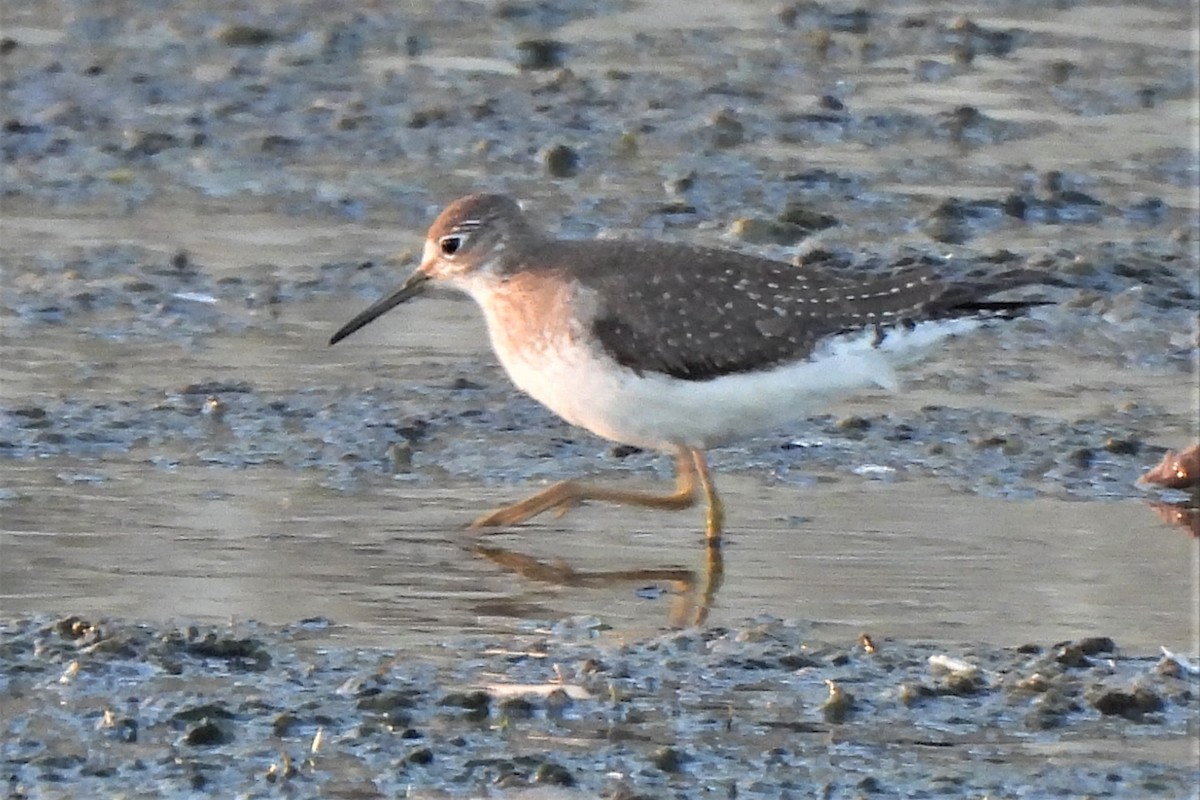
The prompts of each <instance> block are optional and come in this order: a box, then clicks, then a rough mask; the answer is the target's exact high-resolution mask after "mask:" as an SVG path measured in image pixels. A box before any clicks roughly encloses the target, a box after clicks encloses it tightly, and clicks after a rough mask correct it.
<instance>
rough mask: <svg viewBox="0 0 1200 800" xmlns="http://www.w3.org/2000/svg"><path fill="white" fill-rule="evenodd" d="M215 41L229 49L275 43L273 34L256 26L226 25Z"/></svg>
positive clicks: (218, 32)
mask: <svg viewBox="0 0 1200 800" xmlns="http://www.w3.org/2000/svg"><path fill="white" fill-rule="evenodd" d="M217 40H218V41H220V42H221V43H222V44H226V45H228V46H230V47H261V46H263V45H265V44H270V43H271V42H273V41H275V32H274V31H272V30H269V29H267V28H261V27H259V26H257V25H226V26H224V27H222V28H221V29H220V30H218V31H217Z"/></svg>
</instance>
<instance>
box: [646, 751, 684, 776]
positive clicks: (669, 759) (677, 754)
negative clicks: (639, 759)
mask: <svg viewBox="0 0 1200 800" xmlns="http://www.w3.org/2000/svg"><path fill="white" fill-rule="evenodd" d="M690 760H691V757H690V756H688V755H687V754H686V753H684V752H682V751H680V750H677V749H675V748H674V747H660V748H658V749H657V750H655V751H654V752H653V753H652V754H651V755H650V763H651V764H653V765H654V766H655V767H657V768H658V769H660V770H662V771H663V772H679V770H681V769H682V768H683V765H684V763H686V762H688V761H690Z"/></svg>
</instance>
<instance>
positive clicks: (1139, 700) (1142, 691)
mask: <svg viewBox="0 0 1200 800" xmlns="http://www.w3.org/2000/svg"><path fill="white" fill-rule="evenodd" d="M1092 706H1093V707H1094V708H1095V709H1096V710H1097V711H1099V712H1100V713H1101V714H1104V715H1106V716H1122V717H1125V718H1126V719H1129V720H1133V721H1138V720H1141V719H1142V716H1143V715H1144V714H1149V713H1153V712H1155V711H1162V710H1163V700H1162V698H1161V697H1160V696H1159V695H1158V694H1157V693H1155V692H1154V691H1153V690H1151V689H1147V688H1146V687H1144V686H1138V687H1136V688H1135V689H1134V690H1133V691H1130V692H1125V691H1121V690H1118V689H1114V690H1110V691H1107V692H1104V693H1103V694H1101V695H1100V696H1098V697H1096V698H1095V699H1094V700H1093V701H1092Z"/></svg>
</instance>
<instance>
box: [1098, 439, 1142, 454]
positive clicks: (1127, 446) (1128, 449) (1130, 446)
mask: <svg viewBox="0 0 1200 800" xmlns="http://www.w3.org/2000/svg"><path fill="white" fill-rule="evenodd" d="M1104 449H1105V450H1107V451H1108V452H1110V453H1114V454H1116V455H1119V456H1132V455H1137V453H1138V451H1139V450H1141V449H1142V443H1141V442H1139V441H1137V440H1136V439H1117V438H1115V437H1113V438H1111V439H1109V440H1108V441H1106V442H1105V443H1104Z"/></svg>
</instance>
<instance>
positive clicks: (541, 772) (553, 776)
mask: <svg viewBox="0 0 1200 800" xmlns="http://www.w3.org/2000/svg"><path fill="white" fill-rule="evenodd" d="M532 780H533V782H534V783H543V784H547V785H549V786H574V785H575V776H573V775H572V774H571V773H570V771H569V770H567V768H566V767H564V766H562V765H561V764H555V763H554V762H553V761H545V762H543V763H541V764H539V765H538V768H537V769H535V770H534V771H533V778H532Z"/></svg>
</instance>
